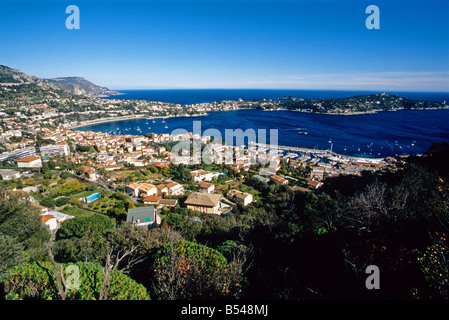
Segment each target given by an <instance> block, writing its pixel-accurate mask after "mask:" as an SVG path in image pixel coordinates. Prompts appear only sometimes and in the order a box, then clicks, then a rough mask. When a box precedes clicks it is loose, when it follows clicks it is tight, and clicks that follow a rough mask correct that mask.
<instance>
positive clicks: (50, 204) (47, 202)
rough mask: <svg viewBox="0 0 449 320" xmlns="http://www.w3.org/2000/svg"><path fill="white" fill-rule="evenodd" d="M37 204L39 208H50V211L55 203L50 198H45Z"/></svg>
mask: <svg viewBox="0 0 449 320" xmlns="http://www.w3.org/2000/svg"><path fill="white" fill-rule="evenodd" d="M39 204H40V205H41V206H43V207H47V208H50V209H54V208H55V205H56V203H55V201H54V200H53V198H50V197H45V198H43V199H41V200H39Z"/></svg>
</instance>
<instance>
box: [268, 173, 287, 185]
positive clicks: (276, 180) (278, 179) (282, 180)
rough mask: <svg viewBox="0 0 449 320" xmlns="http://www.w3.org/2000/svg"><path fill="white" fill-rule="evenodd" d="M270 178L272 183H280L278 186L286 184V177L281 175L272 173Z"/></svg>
mask: <svg viewBox="0 0 449 320" xmlns="http://www.w3.org/2000/svg"><path fill="white" fill-rule="evenodd" d="M271 179H272V180H273V181H274V183H276V184H277V185H280V186H283V185H286V184H288V180H287V179H285V178H282V177H280V176H278V175H276V174H273V175H272V176H271Z"/></svg>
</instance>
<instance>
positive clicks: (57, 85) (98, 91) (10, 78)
mask: <svg viewBox="0 0 449 320" xmlns="http://www.w3.org/2000/svg"><path fill="white" fill-rule="evenodd" d="M15 83H23V84H26V83H34V84H36V85H38V86H40V87H43V88H49V89H54V90H63V91H65V92H68V93H71V94H75V95H82V96H87V97H107V96H111V95H116V94H120V93H119V92H116V91H113V90H109V89H108V88H106V87H100V86H97V85H96V84H94V83H92V82H90V81H88V80H86V79H85V78H83V77H59V78H53V79H41V78H38V77H35V76H29V75H27V74H25V73H24V72H23V71H21V70H19V69H13V68H10V67H7V66H3V65H0V84H3V85H13V84H15Z"/></svg>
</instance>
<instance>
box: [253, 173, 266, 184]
mask: <svg viewBox="0 0 449 320" xmlns="http://www.w3.org/2000/svg"><path fill="white" fill-rule="evenodd" d="M252 179H255V180H257V181H260V182H262V183H264V184H267V183H268V181H270V179H268V178H265V177H262V176H261V175H258V174H255V175H253V176H252Z"/></svg>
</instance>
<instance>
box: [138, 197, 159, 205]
mask: <svg viewBox="0 0 449 320" xmlns="http://www.w3.org/2000/svg"><path fill="white" fill-rule="evenodd" d="M161 199H162V198H161V197H159V196H148V197H145V198H143V200H142V202H143V203H144V204H152V205H157V204H159V201H161Z"/></svg>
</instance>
